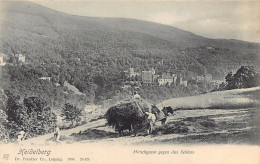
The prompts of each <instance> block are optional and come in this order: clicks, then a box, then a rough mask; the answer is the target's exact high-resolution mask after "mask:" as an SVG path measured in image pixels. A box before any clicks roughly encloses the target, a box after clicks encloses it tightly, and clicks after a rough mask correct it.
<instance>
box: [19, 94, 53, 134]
mask: <svg viewBox="0 0 260 164" xmlns="http://www.w3.org/2000/svg"><path fill="white" fill-rule="evenodd" d="M23 102H24V106H25V110H23V111H21V112H20V113H21V115H19V118H18V120H17V121H19V119H20V120H21V123H20V124H22V125H23V126H24V127H25V128H26V129H27V130H28V131H29V132H30V133H32V134H37V135H40V134H45V133H48V132H51V131H52V129H53V127H54V126H55V124H56V119H57V117H56V115H55V113H53V112H52V111H51V108H50V107H47V105H46V104H47V102H46V101H45V100H43V99H41V98H39V97H28V98H25V99H24V101H23ZM25 111H26V113H25ZM26 114H27V119H25V118H26V117H25V116H26Z"/></svg>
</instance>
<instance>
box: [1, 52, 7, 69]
mask: <svg viewBox="0 0 260 164" xmlns="http://www.w3.org/2000/svg"><path fill="white" fill-rule="evenodd" d="M5 64H6V63H5V62H4V56H3V55H2V54H0V66H4V65H5Z"/></svg>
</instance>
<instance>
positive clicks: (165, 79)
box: [158, 72, 175, 86]
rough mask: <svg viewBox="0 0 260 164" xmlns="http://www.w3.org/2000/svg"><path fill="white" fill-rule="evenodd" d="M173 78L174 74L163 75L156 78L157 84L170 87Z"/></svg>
mask: <svg viewBox="0 0 260 164" xmlns="http://www.w3.org/2000/svg"><path fill="white" fill-rule="evenodd" d="M174 76H175V74H172V73H169V72H167V73H163V74H162V75H161V76H160V77H159V78H158V83H159V86H162V85H171V84H172V83H173V77H174Z"/></svg>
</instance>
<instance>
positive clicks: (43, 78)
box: [39, 77, 51, 81]
mask: <svg viewBox="0 0 260 164" xmlns="http://www.w3.org/2000/svg"><path fill="white" fill-rule="evenodd" d="M39 79H40V80H48V81H51V77H40V78H39Z"/></svg>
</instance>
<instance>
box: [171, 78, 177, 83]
mask: <svg viewBox="0 0 260 164" xmlns="http://www.w3.org/2000/svg"><path fill="white" fill-rule="evenodd" d="M172 79H173V84H176V83H177V76H174V77H173V78H172Z"/></svg>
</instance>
